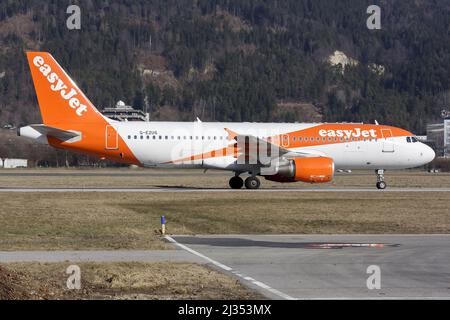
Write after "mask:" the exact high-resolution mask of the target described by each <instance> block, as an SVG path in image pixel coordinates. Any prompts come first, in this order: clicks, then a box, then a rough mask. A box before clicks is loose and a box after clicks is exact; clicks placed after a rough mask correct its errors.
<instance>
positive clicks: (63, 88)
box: [33, 56, 88, 116]
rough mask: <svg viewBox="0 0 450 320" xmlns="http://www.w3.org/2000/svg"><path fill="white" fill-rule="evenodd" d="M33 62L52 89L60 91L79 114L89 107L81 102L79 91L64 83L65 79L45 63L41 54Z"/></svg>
mask: <svg viewBox="0 0 450 320" xmlns="http://www.w3.org/2000/svg"><path fill="white" fill-rule="evenodd" d="M33 64H34V65H35V66H36V67H37V68H39V71H40V72H41V73H42V74H43V75H44V77H45V78H46V79H47V81H48V83H49V84H50V89H51V90H52V91H55V92H59V93H60V94H61V97H62V98H63V99H64V100H66V101H67V102H68V105H69V107H70V108H72V109H75V112H76V114H77V115H78V116H82V115H83V113H85V112H86V111H87V110H88V108H87V106H85V105H84V104H82V103H81V102H80V100H79V99H78V98H77V95H78V93H77V91H76V90H75V89H74V88H70V90H69V88H68V87H67V85H66V84H65V83H64V81H63V80H61V78H60V77H59V76H58V74H57V73H55V72H54V71H53V72H52V68H51V67H50V66H49V65H48V64H46V63H45V60H44V58H42V57H41V56H36V57H34V59H33Z"/></svg>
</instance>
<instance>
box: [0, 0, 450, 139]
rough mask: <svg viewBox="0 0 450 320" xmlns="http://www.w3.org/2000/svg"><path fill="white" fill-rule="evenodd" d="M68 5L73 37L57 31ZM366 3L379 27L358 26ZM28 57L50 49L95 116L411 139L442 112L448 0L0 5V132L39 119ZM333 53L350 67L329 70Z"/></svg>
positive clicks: (448, 70)
mask: <svg viewBox="0 0 450 320" xmlns="http://www.w3.org/2000/svg"><path fill="white" fill-rule="evenodd" d="M70 4H78V5H79V6H80V8H81V17H82V18H81V30H68V29H67V27H66V19H67V18H68V16H69V15H68V14H67V13H66V8H67V7H68V5H70ZM371 4H377V5H379V6H380V7H381V10H382V19H381V21H382V29H381V30H368V29H367V27H366V20H367V18H368V16H369V15H368V14H367V13H366V9H367V7H368V6H369V5H371ZM26 50H44V51H48V52H51V53H52V54H53V55H54V57H55V58H56V59H57V60H58V61H59V62H60V64H61V65H62V66H63V67H64V68H65V69H66V70H67V71H68V72H69V74H71V76H72V77H73V78H74V79H75V80H76V81H77V82H78V84H79V85H80V87H81V88H82V89H83V90H84V91H85V93H86V94H87V96H89V97H90V99H91V100H92V101H93V102H94V104H95V105H97V106H98V107H99V108H100V109H101V108H102V107H107V106H112V105H114V104H115V102H116V101H118V100H124V101H125V102H127V103H129V104H132V105H134V106H136V107H138V108H142V109H145V110H147V111H149V112H150V113H151V118H152V119H153V120H158V119H170V120H176V119H181V120H189V121H190V120H194V119H195V117H197V116H198V117H200V118H201V119H202V120H204V121H207V120H211V121H289V122H294V121H305V120H323V121H364V122H373V121H374V120H375V119H376V120H378V122H381V123H387V124H394V125H398V126H402V127H405V128H407V129H410V130H413V131H415V132H417V133H419V134H420V133H423V132H424V129H425V124H426V122H427V121H428V120H432V119H435V118H437V117H438V116H439V112H440V110H441V109H442V108H444V107H449V105H448V104H449V102H450V1H448V0H428V1H427V0H416V1H409V0H408V1H405V0H385V1H373V0H370V1H365V0H339V1H337V0H336V1H333V0H284V1H281V0H271V1H269V0H251V1H242V0H197V1H188V0H159V1H156V0H155V1H147V0H145V1H144V0H141V1H132V0H125V1H119V0H104V1H67V0H64V1H61V0H58V1H56V0H52V1H38V0H34V1H32V0H2V1H1V2H0V123H1V124H2V125H3V124H6V123H12V124H15V125H20V124H23V123H30V122H39V121H40V119H39V113H38V107H37V102H36V98H35V94H34V90H33V88H32V83H31V78H30V75H29V70H28V65H27V64H26V60H25V55H24V51H26ZM336 50H339V51H342V52H344V53H345V54H346V55H347V56H348V57H351V58H353V59H355V60H357V61H358V62H359V63H358V64H357V65H353V66H347V67H346V68H345V70H342V68H339V67H336V66H331V65H330V64H329V63H328V62H327V59H328V57H329V56H330V55H331V54H333V53H334V52H335V51H336ZM373 64H376V65H381V66H383V68H384V69H383V70H384V71H383V72H374V70H372V69H371V68H370V66H371V65H373Z"/></svg>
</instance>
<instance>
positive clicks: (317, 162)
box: [265, 157, 334, 183]
mask: <svg viewBox="0 0 450 320" xmlns="http://www.w3.org/2000/svg"><path fill="white" fill-rule="evenodd" d="M333 175H334V162H333V159H331V158H327V157H306V158H295V159H290V160H289V161H288V162H287V163H286V164H283V165H281V166H280V167H279V168H278V170H277V173H276V174H275V175H271V176H265V178H266V179H267V180H270V181H276V182H295V181H303V182H309V183H323V182H330V181H331V180H333Z"/></svg>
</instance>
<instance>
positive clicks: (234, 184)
mask: <svg viewBox="0 0 450 320" xmlns="http://www.w3.org/2000/svg"><path fill="white" fill-rule="evenodd" d="M229 184H230V188H231V189H241V188H242V186H243V185H244V181H243V180H242V178H240V177H233V178H231V179H230V182H229Z"/></svg>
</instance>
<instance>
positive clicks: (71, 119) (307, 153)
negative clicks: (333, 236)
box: [19, 52, 435, 189]
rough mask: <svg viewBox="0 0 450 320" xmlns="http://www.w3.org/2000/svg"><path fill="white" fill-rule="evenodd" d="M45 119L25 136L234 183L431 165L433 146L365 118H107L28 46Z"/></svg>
mask: <svg viewBox="0 0 450 320" xmlns="http://www.w3.org/2000/svg"><path fill="white" fill-rule="evenodd" d="M27 58H28V63H29V66H30V69H31V74H32V77H33V82H34V86H35V90H36V94H37V98H38V102H39V107H40V110H41V115H42V120H43V124H34V125H29V126H26V127H22V128H20V129H19V135H20V136H23V137H27V138H31V139H34V140H36V141H38V142H41V143H45V144H49V145H51V146H53V147H55V148H62V149H68V150H72V151H77V152H82V153H87V154H91V155H95V156H97V157H99V158H101V159H109V160H113V161H118V162H122V163H128V164H135V165H138V166H142V167H159V166H163V167H175V168H180V167H182V168H204V169H210V168H211V169H222V170H228V171H231V172H234V176H233V177H232V178H231V179H230V182H229V184H230V187H231V188H233V189H240V188H242V187H243V186H244V181H243V179H242V178H241V177H240V175H241V174H242V173H249V174H250V175H249V177H248V178H247V179H246V180H245V187H246V188H247V189H258V188H259V187H260V180H259V179H258V176H263V177H265V178H266V179H268V180H272V181H278V182H295V181H303V182H309V183H321V182H329V181H331V180H332V179H333V175H334V172H335V170H351V169H373V170H375V173H376V175H377V184H376V185H377V188H379V189H384V188H386V183H385V181H384V170H385V169H405V168H412V167H418V166H422V165H425V164H427V163H428V162H430V161H432V160H433V159H434V157H435V153H434V151H433V150H432V149H431V148H430V147H428V146H427V145H425V144H423V143H421V142H419V141H418V140H417V138H416V137H415V136H414V134H412V133H411V132H408V131H406V130H403V129H399V128H396V127H392V126H385V125H378V124H373V125H372V124H362V123H246V122H244V123H229V122H201V121H200V120H198V119H197V121H195V122H162V121H161V122H160V121H157V122H154V121H151V122H141V121H136V122H134V121H130V122H118V121H114V120H112V119H109V118H107V117H105V116H103V115H102V114H101V113H100V112H99V111H98V110H97V109H96V108H95V107H94V105H93V104H92V103H91V102H90V101H89V99H88V98H87V97H86V96H85V95H84V94H83V92H82V91H81V90H80V89H79V88H78V86H77V85H76V84H75V82H74V81H73V80H72V79H71V78H70V77H69V76H68V74H67V73H66V72H65V71H64V70H63V69H62V68H61V66H60V65H59V64H58V62H56V60H55V59H54V58H53V57H52V55H51V54H49V53H46V52H27Z"/></svg>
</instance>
